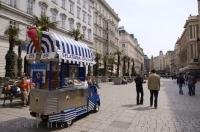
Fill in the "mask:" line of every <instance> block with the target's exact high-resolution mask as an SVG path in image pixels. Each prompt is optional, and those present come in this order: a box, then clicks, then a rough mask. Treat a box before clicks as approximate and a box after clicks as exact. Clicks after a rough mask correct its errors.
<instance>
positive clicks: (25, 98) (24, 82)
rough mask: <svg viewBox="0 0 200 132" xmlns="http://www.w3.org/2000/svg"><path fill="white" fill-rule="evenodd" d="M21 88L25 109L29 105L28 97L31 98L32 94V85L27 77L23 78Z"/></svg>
mask: <svg viewBox="0 0 200 132" xmlns="http://www.w3.org/2000/svg"><path fill="white" fill-rule="evenodd" d="M19 87H20V89H21V91H22V100H23V105H24V107H25V106H26V105H27V104H28V96H29V92H30V85H29V83H28V82H27V80H26V78H25V77H22V78H21V82H20V84H19Z"/></svg>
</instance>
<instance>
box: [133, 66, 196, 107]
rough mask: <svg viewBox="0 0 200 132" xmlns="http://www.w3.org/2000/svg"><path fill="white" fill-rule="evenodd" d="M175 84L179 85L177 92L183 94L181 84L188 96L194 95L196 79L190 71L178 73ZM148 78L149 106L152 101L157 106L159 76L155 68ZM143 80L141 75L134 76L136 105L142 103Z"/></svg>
mask: <svg viewBox="0 0 200 132" xmlns="http://www.w3.org/2000/svg"><path fill="white" fill-rule="evenodd" d="M176 78H177V84H178V87H179V94H180V95H183V94H184V92H183V86H187V87H188V94H189V96H194V95H195V85H196V83H197V79H196V78H195V76H194V75H192V74H191V73H187V74H182V73H180V74H179V75H178V76H177V77H176ZM147 80H148V84H147V86H148V89H149V91H150V106H151V107H152V106H153V103H154V108H155V109H156V108H157V105H158V94H159V91H160V76H159V75H158V74H156V71H155V70H152V71H151V73H150V75H149V76H148V78H147ZM144 82H145V81H144V80H143V77H142V76H141V75H139V74H138V75H136V77H135V84H136V92H137V95H136V103H137V105H142V104H143V100H144V99H143V98H144V97H143V96H144V92H143V83H144Z"/></svg>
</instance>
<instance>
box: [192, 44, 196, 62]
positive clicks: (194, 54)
mask: <svg viewBox="0 0 200 132" xmlns="http://www.w3.org/2000/svg"><path fill="white" fill-rule="evenodd" d="M192 48H193V50H192V51H193V57H192V59H194V58H195V57H196V49H195V44H192Z"/></svg>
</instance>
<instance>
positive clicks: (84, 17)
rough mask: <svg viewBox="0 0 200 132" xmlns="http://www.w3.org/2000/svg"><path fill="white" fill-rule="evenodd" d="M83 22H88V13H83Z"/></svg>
mask: <svg viewBox="0 0 200 132" xmlns="http://www.w3.org/2000/svg"><path fill="white" fill-rule="evenodd" d="M83 22H86V12H85V11H83Z"/></svg>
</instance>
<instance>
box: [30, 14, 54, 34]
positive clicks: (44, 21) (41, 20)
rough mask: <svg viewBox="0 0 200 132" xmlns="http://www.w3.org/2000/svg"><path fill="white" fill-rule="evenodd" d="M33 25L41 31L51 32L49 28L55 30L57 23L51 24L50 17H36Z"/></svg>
mask: <svg viewBox="0 0 200 132" xmlns="http://www.w3.org/2000/svg"><path fill="white" fill-rule="evenodd" d="M31 24H33V25H35V26H36V27H38V28H39V30H40V31H49V28H55V27H56V25H57V22H51V21H50V19H49V17H48V16H45V15H41V16H40V17H37V16H34V17H33V20H32V22H31Z"/></svg>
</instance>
